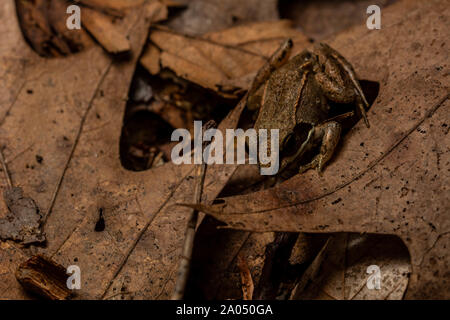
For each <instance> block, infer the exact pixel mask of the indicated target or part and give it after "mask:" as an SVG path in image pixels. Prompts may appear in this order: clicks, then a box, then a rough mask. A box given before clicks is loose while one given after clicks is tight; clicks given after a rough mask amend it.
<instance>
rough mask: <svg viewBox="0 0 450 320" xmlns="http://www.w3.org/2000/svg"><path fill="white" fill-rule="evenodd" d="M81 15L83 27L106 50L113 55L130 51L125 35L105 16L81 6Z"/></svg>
mask: <svg viewBox="0 0 450 320" xmlns="http://www.w3.org/2000/svg"><path fill="white" fill-rule="evenodd" d="M82 15H83V18H82V23H83V25H84V27H85V28H86V29H87V30H88V31H89V33H90V34H91V35H92V36H93V37H94V38H95V39H96V40H97V41H98V42H99V43H100V45H101V46H102V47H103V48H104V49H105V50H106V51H107V52H109V53H111V54H114V55H118V54H124V53H128V52H130V50H131V47H130V43H129V41H128V39H127V37H126V36H125V35H124V34H123V33H122V32H120V31H119V30H118V29H117V27H116V26H115V25H114V24H113V23H112V22H111V20H110V19H109V18H108V17H107V16H105V15H103V14H101V13H99V12H97V11H95V10H92V9H89V8H83V11H82Z"/></svg>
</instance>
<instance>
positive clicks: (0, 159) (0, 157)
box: [0, 148, 13, 189]
mask: <svg viewBox="0 0 450 320" xmlns="http://www.w3.org/2000/svg"><path fill="white" fill-rule="evenodd" d="M0 162H1V164H2V168H3V172H4V173H5V178H6V182H7V183H8V187H9V188H11V189H12V187H13V185H12V181H11V176H10V175H9V172H8V167H7V166H6V161H5V157H4V156H3V148H0Z"/></svg>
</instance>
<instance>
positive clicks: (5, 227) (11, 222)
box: [0, 187, 45, 244]
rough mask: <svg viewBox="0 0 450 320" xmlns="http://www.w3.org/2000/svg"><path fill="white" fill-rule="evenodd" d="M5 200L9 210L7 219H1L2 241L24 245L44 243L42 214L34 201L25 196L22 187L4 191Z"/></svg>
mask: <svg viewBox="0 0 450 320" xmlns="http://www.w3.org/2000/svg"><path fill="white" fill-rule="evenodd" d="M3 200H4V201H5V204H6V206H7V207H8V209H9V211H10V212H9V213H8V214H7V216H6V218H4V219H0V239H1V240H6V239H10V240H14V241H20V242H22V243H23V244H30V243H35V242H44V241H45V236H44V235H43V234H42V230H41V228H40V227H41V218H42V216H41V214H40V212H39V208H38V207H37V206H36V203H35V202H34V200H33V199H31V198H29V197H27V196H24V194H23V190H22V188H20V187H15V188H7V189H5V190H4V191H3Z"/></svg>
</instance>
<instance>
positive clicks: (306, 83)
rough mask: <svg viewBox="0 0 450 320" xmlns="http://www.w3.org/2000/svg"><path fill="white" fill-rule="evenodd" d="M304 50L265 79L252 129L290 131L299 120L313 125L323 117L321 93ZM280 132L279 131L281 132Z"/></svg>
mask: <svg viewBox="0 0 450 320" xmlns="http://www.w3.org/2000/svg"><path fill="white" fill-rule="evenodd" d="M307 55H309V53H308V52H307V51H304V52H302V53H300V54H299V55H297V56H295V57H293V58H292V59H291V60H289V61H288V62H287V63H286V64H285V65H283V66H282V67H280V68H279V69H277V70H275V71H274V72H273V74H272V75H271V76H270V78H269V80H268V81H267V84H266V88H265V91H264V95H263V101H262V105H261V109H260V113H259V115H258V119H257V120H256V123H255V128H256V129H258V128H266V129H275V128H279V129H280V130H286V131H289V130H292V129H293V128H294V127H295V125H296V124H297V123H299V122H307V123H311V124H316V123H318V122H320V121H322V118H325V116H326V114H325V115H324V112H323V110H322V107H321V106H322V100H321V99H322V98H323V97H322V96H321V94H320V92H319V90H318V88H317V86H316V85H315V81H314V78H313V75H312V73H311V72H309V68H304V67H302V66H303V65H304V63H305V62H306V61H307V60H306V59H307V58H306V56H307ZM281 135H282V133H281Z"/></svg>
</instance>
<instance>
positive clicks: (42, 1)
mask: <svg viewBox="0 0 450 320" xmlns="http://www.w3.org/2000/svg"><path fill="white" fill-rule="evenodd" d="M15 3H16V7H17V15H18V17H19V22H20V26H21V29H22V32H23V34H24V37H25V38H26V39H27V41H28V42H29V43H30V45H31V47H32V48H33V49H34V50H35V51H36V52H37V53H38V54H40V55H41V56H44V57H49V56H61V55H68V54H70V53H72V52H77V51H80V50H81V49H83V48H87V47H89V46H90V45H91V44H92V41H91V40H90V39H89V37H88V36H87V34H86V32H85V31H84V30H75V31H71V30H68V29H67V27H66V19H67V14H66V9H67V5H64V2H63V1H54V0H36V1H28V0H26V1H24V0H20V1H19V0H16V1H15Z"/></svg>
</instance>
